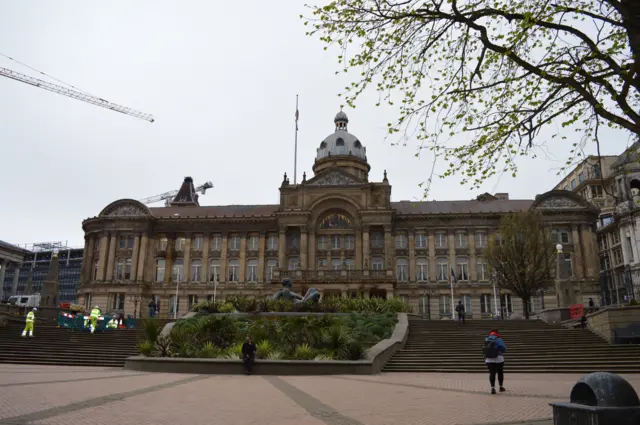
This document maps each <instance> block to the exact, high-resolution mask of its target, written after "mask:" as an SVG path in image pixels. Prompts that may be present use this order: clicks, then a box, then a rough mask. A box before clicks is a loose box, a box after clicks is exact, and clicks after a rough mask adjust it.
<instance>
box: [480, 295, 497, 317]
mask: <svg viewBox="0 0 640 425" xmlns="http://www.w3.org/2000/svg"><path fill="white" fill-rule="evenodd" d="M493 310H494V307H493V297H492V296H491V294H482V295H480V313H483V314H490V313H493Z"/></svg>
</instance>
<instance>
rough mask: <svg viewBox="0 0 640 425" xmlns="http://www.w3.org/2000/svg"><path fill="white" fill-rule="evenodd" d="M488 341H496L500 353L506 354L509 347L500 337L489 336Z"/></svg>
mask: <svg viewBox="0 0 640 425" xmlns="http://www.w3.org/2000/svg"><path fill="white" fill-rule="evenodd" d="M487 339H495V341H496V348H497V349H498V353H500V354H504V353H506V352H507V346H506V345H505V344H504V341H503V340H502V338H500V337H499V336H497V335H489V336H488V337H487Z"/></svg>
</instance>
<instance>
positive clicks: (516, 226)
mask: <svg viewBox="0 0 640 425" xmlns="http://www.w3.org/2000/svg"><path fill="white" fill-rule="evenodd" d="M498 235H499V236H496V235H494V236H493V237H492V238H491V239H490V240H489V244H488V245H487V248H486V249H485V257H486V259H487V263H488V264H489V266H490V267H491V269H492V270H493V272H494V276H495V280H496V284H497V285H498V286H499V287H500V288H504V289H508V290H510V291H511V292H513V293H514V294H516V295H517V296H518V297H520V298H521V299H522V301H523V304H524V309H525V310H524V313H525V317H527V318H528V317H529V311H528V301H529V300H530V299H531V297H532V296H533V295H535V294H537V293H539V292H540V290H541V289H544V288H546V287H547V286H548V285H549V283H550V282H551V281H552V280H553V274H552V271H553V265H554V264H555V259H554V255H555V251H554V250H555V248H554V244H553V242H552V240H551V236H550V232H549V231H548V229H545V228H544V227H543V225H542V223H541V219H540V215H539V214H538V213H535V212H522V213H512V214H508V215H505V216H503V217H502V218H501V219H500V229H499V231H498Z"/></svg>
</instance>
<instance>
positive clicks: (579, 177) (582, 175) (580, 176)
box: [578, 171, 584, 183]
mask: <svg viewBox="0 0 640 425" xmlns="http://www.w3.org/2000/svg"><path fill="white" fill-rule="evenodd" d="M578 181H579V182H580V183H584V173H583V172H582V171H581V172H580V174H578Z"/></svg>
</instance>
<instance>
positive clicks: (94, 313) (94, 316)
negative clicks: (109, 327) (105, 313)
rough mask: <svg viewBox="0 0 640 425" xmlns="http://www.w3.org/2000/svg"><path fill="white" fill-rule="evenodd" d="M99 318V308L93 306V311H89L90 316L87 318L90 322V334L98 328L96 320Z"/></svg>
mask: <svg viewBox="0 0 640 425" xmlns="http://www.w3.org/2000/svg"><path fill="white" fill-rule="evenodd" d="M99 317H100V307H98V306H95V307H93V310H91V315H90V316H89V320H91V333H94V332H95V331H96V328H97V327H98V318H99Z"/></svg>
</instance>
